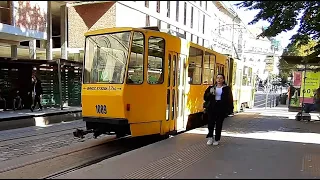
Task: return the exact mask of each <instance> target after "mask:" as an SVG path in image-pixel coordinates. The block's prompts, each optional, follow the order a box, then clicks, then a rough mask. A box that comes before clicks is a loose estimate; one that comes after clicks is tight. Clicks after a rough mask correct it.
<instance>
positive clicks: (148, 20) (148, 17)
mask: <svg viewBox="0 0 320 180" xmlns="http://www.w3.org/2000/svg"><path fill="white" fill-rule="evenodd" d="M146 26H150V16H149V15H146Z"/></svg>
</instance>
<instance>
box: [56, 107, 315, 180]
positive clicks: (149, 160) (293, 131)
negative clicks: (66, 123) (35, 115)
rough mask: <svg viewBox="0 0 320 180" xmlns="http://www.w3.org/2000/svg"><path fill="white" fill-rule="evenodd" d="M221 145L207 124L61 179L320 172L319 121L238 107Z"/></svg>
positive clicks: (266, 175) (288, 175) (276, 175)
mask: <svg viewBox="0 0 320 180" xmlns="http://www.w3.org/2000/svg"><path fill="white" fill-rule="evenodd" d="M223 129H224V130H223V133H222V139H221V142H220V145H218V146H208V145H206V139H205V136H206V134H207V128H206V127H202V128H197V129H194V130H191V131H188V132H186V133H183V134H180V135H177V136H175V137H173V138H169V139H167V140H164V141H160V142H158V143H154V144H151V145H149V146H146V147H143V148H140V149H137V150H134V151H130V152H128V153H124V154H122V155H119V156H116V157H113V158H109V159H107V160H104V161H102V162H100V163H97V164H95V165H91V166H88V167H85V168H83V169H79V170H76V171H73V172H70V173H69V174H65V175H63V176H60V177H58V178H59V179H66V178H68V179H78V178H81V179H100V178H102V179H109V178H112V179H123V178H127V179H213V178H223V179H228V178H237V179H239V178H241V179H244V178H250V179H253V178H254V179H261V178H270V179H276V178H284V179H288V178H289V179H291V178H292V179H297V178H298V179H299V178H312V179H313V178H319V177H320V151H319V148H320V123H319V122H318V121H314V122H298V121H294V120H290V119H287V118H284V117H275V116H262V115H258V114H257V113H239V114H237V115H235V116H234V117H232V118H228V119H226V120H225V122H224V127H223Z"/></svg>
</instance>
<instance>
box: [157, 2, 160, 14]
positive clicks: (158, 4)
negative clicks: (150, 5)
mask: <svg viewBox="0 0 320 180" xmlns="http://www.w3.org/2000/svg"><path fill="white" fill-rule="evenodd" d="M157 13H160V1H157Z"/></svg>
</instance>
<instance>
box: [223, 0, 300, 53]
mask: <svg viewBox="0 0 320 180" xmlns="http://www.w3.org/2000/svg"><path fill="white" fill-rule="evenodd" d="M223 2H224V4H225V5H226V6H229V7H231V6H232V9H233V10H234V11H235V12H236V13H237V14H238V15H239V17H240V18H241V20H242V21H243V22H244V23H245V24H248V23H249V22H250V21H252V20H253V18H254V16H255V15H256V14H257V13H258V12H259V10H247V11H246V8H241V9H239V8H238V7H236V6H235V5H234V4H237V3H240V2H242V1H223ZM250 26H260V27H261V26H269V22H267V21H259V22H258V23H256V24H255V25H248V27H250ZM298 28H299V27H298V26H296V27H295V28H294V29H293V30H291V31H287V32H282V33H280V34H278V36H277V37H276V39H277V40H280V43H281V46H282V47H283V48H285V47H287V45H288V44H289V43H290V38H291V37H292V35H294V34H295V33H296V32H297V30H298Z"/></svg>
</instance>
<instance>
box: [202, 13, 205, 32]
mask: <svg viewBox="0 0 320 180" xmlns="http://www.w3.org/2000/svg"><path fill="white" fill-rule="evenodd" d="M205 24H206V16H205V15H203V24H202V34H204V27H205Z"/></svg>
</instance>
